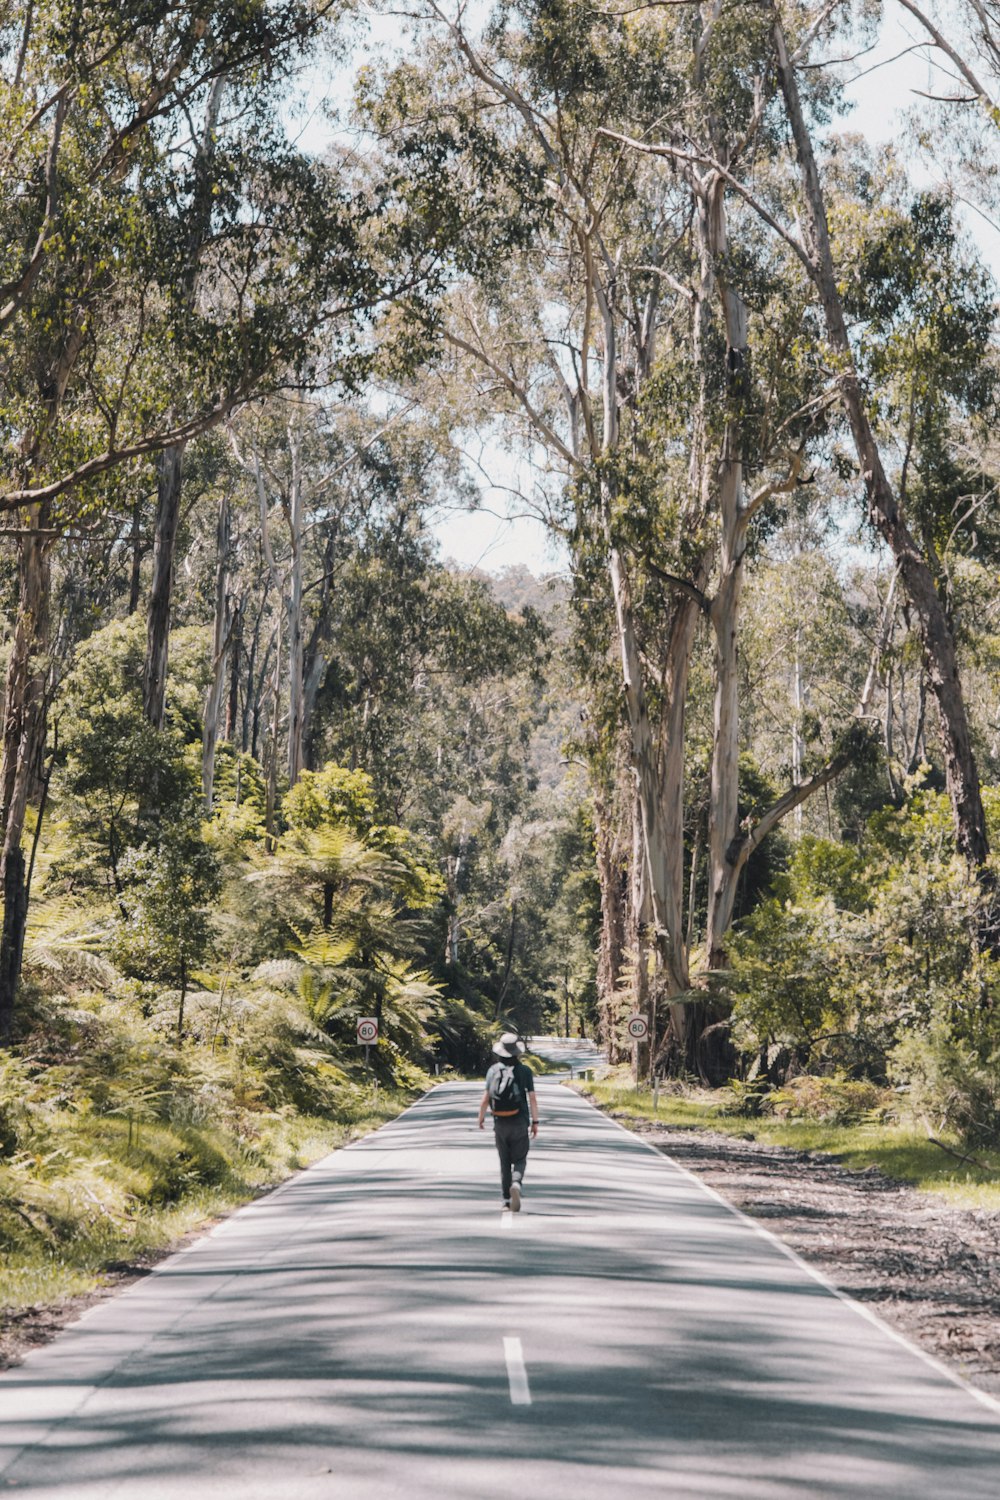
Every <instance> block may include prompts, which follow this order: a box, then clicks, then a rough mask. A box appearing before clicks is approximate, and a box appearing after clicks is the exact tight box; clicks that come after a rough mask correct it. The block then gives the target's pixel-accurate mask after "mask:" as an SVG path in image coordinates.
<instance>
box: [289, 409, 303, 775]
mask: <svg viewBox="0 0 1000 1500" xmlns="http://www.w3.org/2000/svg"><path fill="white" fill-rule="evenodd" d="M289 446H290V448H291V459H292V478H291V486H290V491H289V497H288V533H289V542H290V547H291V557H290V559H289V566H288V785H289V786H290V787H293V786H294V785H295V783H296V782H297V781H298V779H299V773H300V772H301V770H302V745H303V733H304V728H305V723H304V720H305V695H304V688H303V680H302V653H303V638H302V510H303V498H302V455H301V445H300V442H299V437H298V434H297V432H295V431H293V430H292V429H291V428H290V429H289Z"/></svg>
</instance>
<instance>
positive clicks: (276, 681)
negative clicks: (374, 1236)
mask: <svg viewBox="0 0 1000 1500" xmlns="http://www.w3.org/2000/svg"><path fill="white" fill-rule="evenodd" d="M275 629H276V637H277V638H276V640H275V648H274V677H273V679H272V681H271V743H270V745H269V747H268V762H267V799H266V806H265V811H264V832H265V834H266V835H267V837H266V841H265V842H266V847H267V849H268V852H269V853H272V854H273V852H274V847H275V843H276V839H275V834H274V828H275V819H276V815H277V811H278V736H279V733H280V719H281V648H282V640H281V611H280V610H279V611H278V623H277V626H276V627H275Z"/></svg>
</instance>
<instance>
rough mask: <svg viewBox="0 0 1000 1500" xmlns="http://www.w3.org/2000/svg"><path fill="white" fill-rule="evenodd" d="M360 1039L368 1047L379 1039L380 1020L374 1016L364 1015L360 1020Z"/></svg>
mask: <svg viewBox="0 0 1000 1500" xmlns="http://www.w3.org/2000/svg"><path fill="white" fill-rule="evenodd" d="M358 1041H359V1042H362V1043H363V1044H364V1046H366V1047H370V1046H371V1044H372V1042H377V1041H378V1022H377V1021H376V1019H375V1017H374V1016H362V1017H361V1019H360V1020H359V1021H358Z"/></svg>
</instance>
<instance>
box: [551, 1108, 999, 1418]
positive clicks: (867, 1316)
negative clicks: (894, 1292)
mask: <svg viewBox="0 0 1000 1500" xmlns="http://www.w3.org/2000/svg"><path fill="white" fill-rule="evenodd" d="M570 1092H571V1093H573V1094H575V1095H576V1098H577V1099H582V1100H583V1102H584V1103H585V1104H588V1105H589V1106H590V1108H591V1109H592V1110H594V1111H595V1113H597V1114H599V1115H600V1116H601V1118H602V1119H603V1120H607V1122H608V1124H609V1125H614V1126H616V1127H617V1128H618V1129H619V1130H621V1131H623V1132H624V1133H625V1135H627V1136H628V1138H629V1140H630V1141H634V1142H635V1144H636V1145H637V1146H642V1147H644V1148H645V1150H647V1151H651V1152H652V1153H653V1155H654V1156H656V1157H658V1158H659V1160H660V1161H666V1162H669V1163H670V1165H671V1166H672V1167H673V1168H674V1169H675V1170H676V1171H678V1172H680V1173H681V1174H682V1176H684V1177H689V1178H690V1179H691V1181H692V1182H693V1183H695V1185H696V1186H697V1187H699V1188H700V1189H701V1190H702V1192H703V1193H707V1194H708V1196H709V1197H710V1198H714V1199H715V1201H716V1202H717V1203H721V1204H722V1206H723V1208H725V1209H728V1210H729V1212H730V1213H731V1214H732V1215H733V1216H734V1217H735V1218H737V1219H740V1220H741V1221H742V1222H743V1223H744V1224H746V1225H747V1226H748V1227H749V1228H750V1229H752V1230H753V1232H754V1233H755V1234H757V1235H759V1236H760V1238H761V1239H764V1240H767V1242H768V1243H769V1244H771V1245H774V1246H775V1248H776V1249H778V1250H780V1251H781V1253H782V1255H784V1256H785V1257H786V1258H787V1259H788V1260H790V1261H791V1262H792V1263H793V1265H796V1266H798V1268H799V1270H800V1271H805V1273H806V1275H807V1276H810V1277H811V1278H812V1280H813V1281H815V1282H818V1284H819V1285H820V1286H821V1287H823V1288H824V1290H825V1291H827V1292H830V1293H831V1294H832V1295H833V1296H834V1297H836V1298H837V1301H838V1302H843V1303H844V1305H845V1306H846V1307H849V1308H850V1309H851V1310H852V1312H855V1313H857V1314H858V1316H859V1317H861V1318H864V1320H865V1322H866V1323H870V1324H871V1325H872V1326H873V1327H874V1328H878V1329H879V1330H880V1331H881V1332H882V1333H883V1334H885V1336H886V1337H887V1338H889V1339H891V1340H892V1341H893V1343H895V1344H899V1345H900V1346H901V1347H902V1348H903V1349H908V1350H909V1351H910V1353H911V1354H915V1355H916V1356H917V1358H918V1359H920V1360H922V1361H923V1363H924V1364H925V1365H928V1366H929V1367H930V1368H931V1369H932V1370H935V1371H936V1372H937V1373H938V1374H939V1375H943V1376H944V1377H945V1379H946V1380H948V1381H950V1382H951V1384H952V1385H956V1386H958V1388H959V1390H962V1391H964V1392H965V1394H966V1395H967V1396H971V1397H972V1399H973V1400H974V1401H976V1402H978V1403H979V1405H980V1406H984V1407H985V1408H986V1410H987V1411H989V1412H992V1414H993V1415H994V1416H995V1417H997V1418H998V1419H1000V1400H998V1399H997V1397H996V1396H991V1395H990V1394H989V1392H988V1391H981V1390H980V1389H979V1387H978V1386H975V1385H973V1384H972V1383H971V1381H968V1380H966V1379H965V1378H964V1377H963V1376H961V1375H959V1374H958V1373H957V1372H956V1371H955V1370H951V1369H949V1368H948V1366H947V1365H946V1364H945V1363H944V1362H943V1360H940V1359H938V1358H937V1356H936V1355H934V1354H929V1353H928V1352H927V1350H926V1349H921V1347H920V1345H919V1344H915V1343H914V1342H913V1340H912V1339H909V1338H907V1336H906V1334H905V1333H900V1332H899V1331H898V1329H895V1328H893V1327H892V1325H891V1324H890V1323H887V1322H885V1320H884V1319H883V1318H880V1317H879V1315H878V1313H875V1312H872V1310H871V1308H869V1307H866V1306H865V1305H864V1303H863V1302H859V1301H858V1300H857V1298H856V1297H852V1296H851V1294H850V1292H845V1291H844V1290H843V1288H842V1287H839V1286H837V1285H836V1283H835V1282H833V1281H831V1280H830V1278H829V1277H828V1276H826V1275H825V1274H824V1273H823V1272H822V1271H820V1270H817V1268H816V1267H815V1266H811V1265H810V1264H809V1262H808V1261H807V1260H803V1258H802V1256H801V1255H799V1254H798V1252H797V1251H795V1250H793V1249H792V1247H791V1245H786V1244H785V1242H784V1240H783V1239H781V1238H779V1236H778V1235H776V1234H775V1233H774V1231H773V1230H771V1229H765V1227H764V1225H763V1224H760V1223H758V1221H757V1220H756V1219H754V1218H751V1216H750V1215H749V1214H747V1213H744V1212H743V1210H742V1209H741V1208H737V1207H736V1204H735V1203H730V1201H729V1199H728V1198H725V1197H723V1195H722V1193H720V1192H718V1191H717V1190H716V1189H715V1188H714V1187H712V1186H711V1185H710V1184H709V1183H707V1182H703V1181H702V1179H701V1178H700V1177H699V1176H698V1174H697V1172H692V1171H691V1168H690V1167H685V1166H683V1165H682V1163H681V1162H679V1161H677V1159H676V1158H675V1157H673V1156H671V1155H670V1153H669V1151H661V1150H660V1148H659V1146H654V1145H653V1143H652V1141H644V1140H643V1138H642V1136H640V1135H637V1134H636V1133H635V1131H634V1130H629V1128H628V1126H627V1125H623V1124H622V1122H621V1121H620V1120H615V1119H613V1118H612V1116H611V1115H607V1114H605V1113H604V1110H603V1109H601V1108H600V1106H599V1105H597V1104H595V1103H594V1101H593V1100H592V1099H589V1098H588V1097H587V1095H586V1094H577V1093H576V1090H575V1089H571V1090H570Z"/></svg>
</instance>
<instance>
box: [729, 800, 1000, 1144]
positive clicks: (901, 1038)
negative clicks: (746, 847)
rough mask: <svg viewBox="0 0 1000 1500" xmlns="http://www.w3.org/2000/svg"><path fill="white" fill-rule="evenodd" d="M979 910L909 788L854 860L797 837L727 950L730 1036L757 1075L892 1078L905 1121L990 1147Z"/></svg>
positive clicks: (997, 1077) (985, 896) (991, 1073)
mask: <svg viewBox="0 0 1000 1500" xmlns="http://www.w3.org/2000/svg"><path fill="white" fill-rule="evenodd" d="M990 908H991V903H990V897H989V893H988V892H984V890H983V888H982V887H981V886H980V885H978V884H977V883H976V882H975V881H974V880H973V879H972V878H971V877H970V875H969V871H968V868H967V866H966V865H965V862H964V861H962V860H960V859H959V858H957V856H956V855H955V853H954V845H953V834H952V820H951V813H950V808H949V805H948V802H947V799H946V798H945V797H944V796H943V795H942V794H940V793H935V792H930V791H927V790H923V789H920V788H919V786H918V787H916V788H911V794H910V797H909V799H908V801H907V802H906V804H905V805H904V807H903V808H901V809H886V810H883V811H881V812H879V813H876V814H874V815H873V816H872V817H871V818H870V819H869V820H868V825H867V832H866V837H865V841H864V843H863V845H862V846H861V847H860V848H845V847H843V846H840V845H837V844H834V843H832V842H830V841H828V840H820V839H816V838H806V839H803V840H802V841H801V842H800V843H799V845H798V846H797V849H796V851H795V854H794V856H793V859H792V862H791V864H790V867H789V869H788V871H787V873H786V875H785V876H783V877H782V878H781V881H780V882H779V894H778V895H777V896H775V897H774V898H773V899H771V900H770V901H768V902H765V903H764V904H763V905H761V906H760V907H758V908H757V909H756V910H755V911H754V912H753V913H752V914H751V916H750V917H749V918H747V919H746V921H745V922H744V923H743V924H742V927H741V930H740V932H739V934H738V936H737V939H736V941H735V943H734V956H733V973H732V987H733V992H734V995H735V1024H736V1032H737V1036H738V1037H739V1039H740V1040H741V1042H742V1044H743V1046H744V1047H745V1049H746V1051H747V1053H748V1055H752V1056H755V1057H758V1058H759V1059H760V1061H759V1062H758V1063H756V1064H755V1072H756V1071H758V1070H759V1071H760V1072H761V1073H762V1074H763V1076H764V1077H765V1078H766V1077H767V1076H768V1075H769V1074H770V1075H773V1074H774V1073H775V1072H778V1073H780V1072H781V1071H782V1070H786V1071H787V1070H788V1069H789V1068H790V1067H791V1068H792V1069H793V1071H794V1070H795V1069H797V1068H803V1067H806V1068H810V1069H813V1068H816V1067H817V1065H822V1066H825V1067H827V1068H836V1067H843V1068H847V1069H849V1070H851V1072H852V1073H854V1074H855V1075H858V1074H860V1075H864V1074H867V1075H869V1076H870V1077H873V1078H875V1079H877V1080H878V1079H882V1080H884V1079H885V1078H886V1077H887V1076H888V1075H889V1074H891V1075H892V1076H894V1077H896V1078H897V1079H905V1080H906V1081H907V1082H908V1085H909V1089H910V1097H911V1105H912V1108H913V1110H914V1111H915V1112H917V1113H918V1114H921V1115H922V1116H923V1117H926V1116H927V1115H934V1116H936V1117H937V1118H938V1119H939V1120H940V1122H941V1124H940V1128H942V1129H951V1130H955V1131H958V1132H969V1133H970V1134H971V1135H977V1133H978V1138H980V1139H985V1138H987V1137H988V1136H989V1132H990V1131H991V1130H994V1129H995V1126H996V1115H995V1112H994V1107H993V1105H992V1104H991V1103H990V1100H991V1099H992V1098H994V1097H995V1094H996V1091H997V1090H998V1089H1000V1073H998V1051H1000V1046H998V1044H1000V1036H998V1032H997V1026H996V1019H995V999H994V997H995V996H997V995H998V994H1000V964H998V960H997V959H996V958H995V957H994V956H993V955H992V954H991V952H990V950H989V948H988V947H984V946H983V945H982V944H981V943H980V942H979V939H978V934H979V933H980V932H981V931H983V930H984V928H985V927H986V925H987V924H988V923H989V922H990V920H991V916H990Z"/></svg>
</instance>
